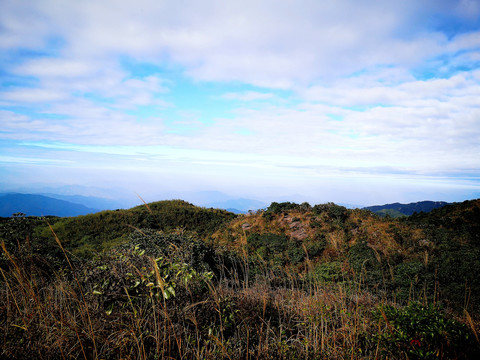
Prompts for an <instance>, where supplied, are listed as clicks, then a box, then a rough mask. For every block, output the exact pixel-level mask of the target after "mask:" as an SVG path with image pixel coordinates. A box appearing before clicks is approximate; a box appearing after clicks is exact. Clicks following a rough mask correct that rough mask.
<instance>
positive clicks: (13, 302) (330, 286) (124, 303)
mask: <svg viewBox="0 0 480 360" xmlns="http://www.w3.org/2000/svg"><path fill="white" fill-rule="evenodd" d="M56 240H57V241H58V246H60V247H61V248H62V250H63V247H62V245H61V242H60V240H59V239H58V238H56ZM2 251H3V256H4V257H6V258H7V259H8V266H7V267H5V268H3V269H0V273H1V279H0V328H1V333H2V338H1V350H0V357H1V358H12V359H13V358H18V359H23V358H25V359H26V358H29V359H31V358H38V359H58V358H60V359H70V358H74V359H82V358H83V359H119V358H122V359H169V358H174V359H295V358H296V359H374V358H403V359H407V358H436V357H435V356H437V357H438V358H440V357H441V356H443V358H449V357H447V355H445V354H448V356H453V357H457V358H462V357H463V358H467V357H468V356H471V354H472V353H474V352H475V351H476V350H475V346H476V347H477V348H478V321H477V320H476V319H475V317H474V316H470V314H468V313H465V321H466V323H467V324H468V327H467V326H464V327H461V326H460V325H461V324H460V325H459V326H460V327H458V329H462V331H464V332H465V334H466V335H468V336H470V338H468V336H466V338H468V339H466V340H465V339H464V338H453V337H451V335H450V334H449V333H448V331H447V330H448V329H449V328H447V330H445V331H446V332H445V334H444V335H442V336H444V337H445V341H443V340H442V339H440V340H439V341H440V344H441V346H442V348H438V351H437V350H435V351H437V353H435V351H434V352H433V353H432V354H433V355H432V354H430V353H426V354H423V355H422V354H421V353H417V352H415V351H417V350H418V349H417V348H415V347H416V346H417V343H416V342H415V341H417V338H414V336H417V335H418V334H415V333H411V334H404V335H405V338H401V337H399V334H400V333H401V332H402V331H404V330H402V329H403V328H402V327H401V326H403V325H402V324H400V325H399V324H396V323H395V319H393V318H391V317H389V314H390V313H393V314H394V313H395V311H394V310H388V311H390V313H389V312H388V311H387V310H383V309H396V308H402V307H401V306H400V305H399V304H397V303H395V301H394V300H393V297H386V296H385V295H384V293H382V292H380V291H379V292H377V293H376V292H375V291H373V290H372V289H370V290H368V289H366V288H365V286H363V281H362V278H361V277H355V276H352V277H350V278H344V279H339V280H336V281H325V280H324V279H322V278H320V277H315V276H314V275H311V276H304V277H301V276H299V275H298V274H297V273H294V272H293V271H292V272H289V271H284V272H282V273H279V272H278V271H275V270H274V269H273V268H271V267H269V266H268V264H266V263H265V262H263V263H262V262H261V261H260V260H258V259H256V260H255V261H256V264H257V269H256V274H255V276H254V277H252V276H249V272H250V271H251V270H252V269H251V268H249V266H250V265H249V264H251V262H252V261H253V260H254V259H251V258H250V257H249V255H248V252H246V251H244V252H243V256H241V257H240V260H239V261H238V262H237V263H234V265H233V266H229V267H228V269H223V271H219V272H218V274H217V276H216V277H211V276H207V273H201V272H199V271H194V270H193V269H191V268H188V267H185V266H183V265H182V264H179V263H177V262H176V259H175V258H169V259H158V258H157V259H155V258H153V257H149V256H147V255H145V254H144V253H142V252H141V251H139V250H138V249H133V250H128V251H123V252H111V253H109V254H106V255H105V256H104V257H102V258H100V259H99V260H96V261H90V262H88V261H86V262H83V263H79V264H77V265H74V264H72V263H71V262H70V261H69V262H68V263H69V266H68V267H67V268H65V269H53V270H52V271H51V273H50V275H49V276H48V277H47V276H45V275H44V274H43V273H42V272H41V271H37V270H36V267H37V265H36V262H35V261H34V260H33V258H30V259H29V258H15V257H14V256H13V255H11V254H10V253H9V251H8V249H6V247H5V245H4V244H2ZM217 255H218V257H219V259H220V260H219V261H218V263H219V264H221V263H222V261H223V260H222V254H221V253H218V254H217ZM64 256H65V257H66V258H67V259H68V258H69V255H68V254H67V252H65V251H64ZM307 256H308V254H307ZM307 265H308V266H307V267H310V268H311V269H310V270H311V271H310V272H309V273H310V274H313V266H312V265H311V264H307ZM182 266H183V267H182ZM247 279H248V280H247ZM380 288H381V287H380ZM169 289H170V290H169ZM412 296H413V295H412ZM411 300H423V301H425V298H423V299H422V298H420V299H413V298H412V299H411ZM424 305H425V306H426V305H428V304H424ZM389 306H390V307H389ZM407 309H408V308H407ZM412 314H416V313H412ZM460 320H461V319H460ZM455 329H457V328H455ZM466 329H467V330H468V331H467V330H466ZM402 336H403V335H402ZM409 336H410V337H409ZM392 339H393V340H392ZM459 339H460V340H461V341H464V343H454V342H453V341H460V340H459ZM414 340H415V341H414ZM447 340H448V341H447ZM395 341H397V343H395ZM409 341H413V342H412V343H409ZM418 341H420V340H418ZM421 341H424V340H423V338H422V339H421ZM442 341H443V342H442ZM465 341H466V342H465ZM467 343H468V344H469V346H471V349H470V350H469V349H468V348H461V347H459V346H457V345H462V346H463V345H464V344H467ZM422 345H423V347H424V349H427V348H429V347H428V346H429V345H428V344H422ZM443 346H445V347H447V346H449V347H450V348H451V349H452V350H451V351H450V350H449V349H446V348H445V349H444V348H443ZM433 348H434V349H436V348H435V347H433ZM447 350H448V351H447ZM469 351H470V352H469ZM412 354H413V355H412ZM452 354H453V355H452ZM422 356H423V357H422ZM429 356H433V357H429Z"/></svg>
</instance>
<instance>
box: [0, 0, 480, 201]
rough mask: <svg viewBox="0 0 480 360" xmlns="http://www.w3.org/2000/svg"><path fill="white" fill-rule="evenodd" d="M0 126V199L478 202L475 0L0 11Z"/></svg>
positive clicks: (31, 2)
mask: <svg viewBox="0 0 480 360" xmlns="http://www.w3.org/2000/svg"><path fill="white" fill-rule="evenodd" d="M0 125H1V126H0V190H2V188H3V190H11V189H15V188H20V187H21V188H24V189H28V188H31V189H34V188H40V187H42V186H50V187H53V188H54V187H56V186H57V187H60V186H83V187H84V188H88V187H91V188H97V189H99V188H101V189H104V190H105V194H107V193H108V192H109V191H110V193H112V194H113V191H114V190H115V191H117V194H118V191H120V192H122V191H124V192H126V193H129V194H132V193H138V194H140V195H142V196H144V197H146V198H148V199H155V197H160V196H164V197H168V194H173V193H175V194H182V192H185V193H187V192H192V191H212V190H215V191H221V192H225V193H227V194H231V195H232V196H237V197H249V198H255V199H260V200H271V201H274V200H275V199H290V198H292V199H294V198H296V199H302V200H309V201H310V202H311V203H320V202H327V201H333V202H337V203H350V204H363V205H373V204H381V203H387V202H395V201H399V202H413V201H420V200H426V199H429V200H444V201H463V200H466V199H473V198H479V197H480V0H459V1H450V0H448V1H447V0H402V1H371V0H363V1H358V0H336V1H327V0H322V1H319V0H311V1H308V0H295V1H292V0H280V1H279V0H244V1H229V0H223V1H213V0H202V1H195V0H182V1H178V0H176V1H173V0H170V1H162V0H136V1H124V0H101V1H99V0H84V1H73V0H0ZM179 196H181V195H179ZM156 200H160V199H156Z"/></svg>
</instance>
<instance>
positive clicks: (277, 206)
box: [263, 201, 312, 217]
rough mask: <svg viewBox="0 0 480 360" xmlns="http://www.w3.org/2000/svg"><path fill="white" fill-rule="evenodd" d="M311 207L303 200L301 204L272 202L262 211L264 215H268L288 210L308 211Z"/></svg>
mask: <svg viewBox="0 0 480 360" xmlns="http://www.w3.org/2000/svg"><path fill="white" fill-rule="evenodd" d="M311 209H312V207H311V206H310V204H309V203H307V202H304V203H301V204H296V203H293V202H289V201H287V202H281V203H277V202H272V203H271V204H270V206H269V207H268V208H267V209H266V210H265V211H264V213H263V216H264V217H270V216H271V215H272V214H275V215H278V214H282V213H288V212H290V211H300V212H307V211H310V210H311Z"/></svg>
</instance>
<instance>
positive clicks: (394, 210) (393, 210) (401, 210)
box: [363, 201, 448, 217]
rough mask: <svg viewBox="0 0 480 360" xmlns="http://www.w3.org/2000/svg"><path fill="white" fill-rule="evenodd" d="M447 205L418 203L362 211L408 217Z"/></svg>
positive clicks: (444, 203)
mask: <svg viewBox="0 0 480 360" xmlns="http://www.w3.org/2000/svg"><path fill="white" fill-rule="evenodd" d="M445 205H448V203H447V202H445V201H419V202H415V203H410V204H400V203H393V204H386V205H375V206H368V207H364V208H363V209H364V210H370V211H372V212H374V213H376V214H379V215H382V216H386V215H389V216H391V217H400V216H410V215H412V214H413V213H415V212H417V213H419V212H430V211H432V210H433V209H437V208H441V207H443V206H445Z"/></svg>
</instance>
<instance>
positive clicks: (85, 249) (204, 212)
mask: <svg viewBox="0 0 480 360" xmlns="http://www.w3.org/2000/svg"><path fill="white" fill-rule="evenodd" d="M235 217H236V215H235V214H233V213H231V212H228V211H225V210H220V209H207V208H201V207H197V206H194V205H192V204H190V203H188V202H186V201H182V200H165V201H158V202H153V203H149V204H147V205H140V206H136V207H134V208H131V209H128V210H123V209H120V210H105V211H101V212H98V213H95V214H89V215H85V216H78V217H72V218H66V219H57V220H52V222H53V223H52V226H53V229H54V231H55V233H56V234H57V235H58V237H59V238H60V239H61V240H62V241H64V242H65V245H66V246H67V247H68V248H69V249H70V250H73V249H75V248H79V249H80V250H79V251H78V253H85V254H87V253H91V252H92V251H94V250H101V249H104V248H109V247H110V246H112V245H114V244H119V243H122V242H124V241H125V240H126V239H128V237H129V235H130V234H131V233H133V232H135V231H137V232H138V231H139V230H140V231H141V229H146V228H148V229H153V230H158V231H178V232H183V231H193V232H196V233H197V234H198V235H199V236H200V237H201V238H207V237H209V236H210V235H211V234H213V233H214V232H215V231H216V230H217V229H218V228H220V227H221V225H222V224H224V223H226V222H228V221H230V220H232V219H234V218H235ZM39 231H40V233H39V234H38V236H39V237H40V238H42V239H44V240H45V241H46V240H47V239H48V238H50V237H51V231H50V229H49V228H48V227H44V229H43V230H39Z"/></svg>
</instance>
